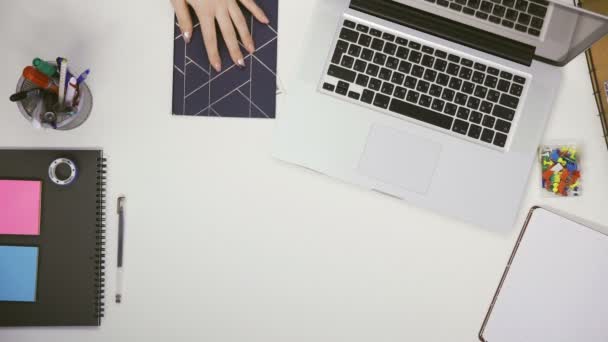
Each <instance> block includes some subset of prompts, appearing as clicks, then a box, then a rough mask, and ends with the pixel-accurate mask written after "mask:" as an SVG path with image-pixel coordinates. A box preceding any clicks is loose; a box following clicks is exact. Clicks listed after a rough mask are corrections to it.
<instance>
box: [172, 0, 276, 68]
mask: <svg viewBox="0 0 608 342" xmlns="http://www.w3.org/2000/svg"><path fill="white" fill-rule="evenodd" d="M238 1H240V2H241V3H242V4H243V6H245V7H246V8H247V9H248V10H249V11H250V12H251V13H252V14H253V16H254V17H255V18H256V19H257V20H258V21H260V22H261V23H263V24H268V23H269V20H268V17H266V15H265V14H264V11H262V9H261V8H260V7H258V5H257V4H256V3H255V1H254V0H238ZM171 3H172V4H173V7H174V8H175V13H176V15H177V21H178V22H179V27H180V29H181V31H182V34H183V37H184V40H185V41H186V43H189V42H190V39H191V38H192V18H190V11H189V10H188V5H190V6H192V8H193V9H194V11H195V12H196V16H197V17H198V20H199V22H200V23H201V30H202V31H203V40H204V41H205V48H206V49H207V55H209V62H210V63H211V65H212V66H213V68H214V69H215V70H216V71H218V72H219V71H220V70H221V69H222V62H221V59H220V54H219V52H218V47H217V33H216V32H215V22H216V21H217V23H218V24H219V27H220V30H221V32H222V36H223V37H224V41H225V42H226V46H227V47H228V51H229V52H230V57H231V58H232V60H233V61H234V63H235V64H237V65H239V66H241V67H244V66H245V60H244V58H243V54H242V53H241V49H240V47H239V42H238V40H237V32H238V35H239V36H240V37H241V41H242V42H243V45H244V46H245V48H246V49H247V51H249V53H252V52H253V51H254V50H255V45H254V43H253V39H252V38H251V34H250V33H249V28H248V25H247V22H246V20H245V16H244V15H243V12H241V9H240V7H239V5H238V3H237V0H171ZM235 27H236V31H235Z"/></svg>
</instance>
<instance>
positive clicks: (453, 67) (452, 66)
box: [447, 63, 460, 76]
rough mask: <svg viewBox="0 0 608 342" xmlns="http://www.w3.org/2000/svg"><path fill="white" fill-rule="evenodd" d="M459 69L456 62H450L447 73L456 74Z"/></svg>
mask: <svg viewBox="0 0 608 342" xmlns="http://www.w3.org/2000/svg"><path fill="white" fill-rule="evenodd" d="M459 71H460V66H459V65H458V64H454V63H450V64H449V65H448V68H447V73H448V74H450V75H452V76H457V75H458V72H459Z"/></svg>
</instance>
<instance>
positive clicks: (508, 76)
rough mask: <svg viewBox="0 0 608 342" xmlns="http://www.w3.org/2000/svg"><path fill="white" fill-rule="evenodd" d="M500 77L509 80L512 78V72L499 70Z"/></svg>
mask: <svg viewBox="0 0 608 342" xmlns="http://www.w3.org/2000/svg"><path fill="white" fill-rule="evenodd" d="M500 77H501V78H504V79H505V80H507V81H510V80H512V79H513V74H512V73H510V72H506V71H501V72H500Z"/></svg>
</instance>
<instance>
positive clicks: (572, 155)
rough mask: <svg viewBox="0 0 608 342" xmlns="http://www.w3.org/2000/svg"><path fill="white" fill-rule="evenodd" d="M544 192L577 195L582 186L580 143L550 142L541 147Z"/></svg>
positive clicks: (552, 194)
mask: <svg viewBox="0 0 608 342" xmlns="http://www.w3.org/2000/svg"><path fill="white" fill-rule="evenodd" d="M539 159H540V166H541V186H542V189H543V190H542V192H543V194H544V195H546V196H548V197H576V196H580V195H581V194H582V191H581V190H582V188H581V181H582V179H581V171H582V170H581V147H580V145H579V144H575V143H566V144H548V145H543V146H541V147H540V149H539Z"/></svg>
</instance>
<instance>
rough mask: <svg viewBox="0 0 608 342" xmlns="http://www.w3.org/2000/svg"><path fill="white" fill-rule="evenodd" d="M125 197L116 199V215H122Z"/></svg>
mask: <svg viewBox="0 0 608 342" xmlns="http://www.w3.org/2000/svg"><path fill="white" fill-rule="evenodd" d="M125 200H126V199H125V197H124V196H120V197H118V204H117V212H118V214H122V213H123V211H124V209H125Z"/></svg>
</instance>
